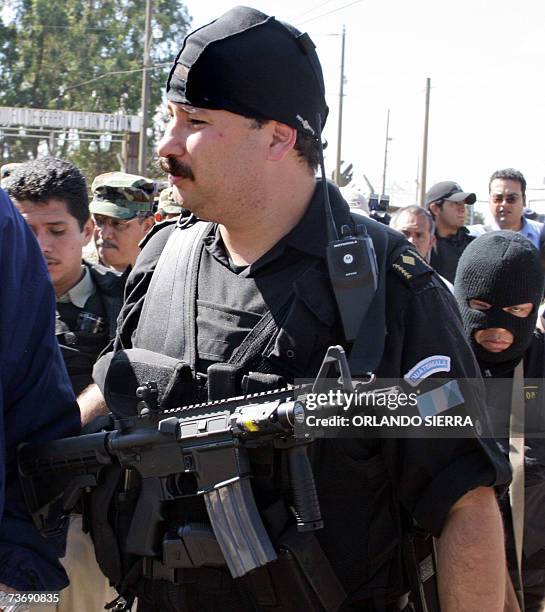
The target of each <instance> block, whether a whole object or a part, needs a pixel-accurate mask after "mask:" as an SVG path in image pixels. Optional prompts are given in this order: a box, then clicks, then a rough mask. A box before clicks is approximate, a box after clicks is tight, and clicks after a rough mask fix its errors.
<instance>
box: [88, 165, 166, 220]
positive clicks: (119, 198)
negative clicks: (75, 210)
mask: <svg viewBox="0 0 545 612" xmlns="http://www.w3.org/2000/svg"><path fill="white" fill-rule="evenodd" d="M91 191H92V193H93V199H92V200H91V203H90V204H89V209H90V211H91V213H93V214H97V215H106V216H108V217H116V218H117V219H134V217H136V215H137V214H138V213H139V212H150V211H151V210H152V208H153V196H154V193H155V183H154V182H153V181H152V180H151V179H148V178H145V177H143V176H137V175H136V174H126V173H125V172H106V173H105V174H99V175H98V176H97V177H96V178H95V180H94V181H93V184H92V185H91Z"/></svg>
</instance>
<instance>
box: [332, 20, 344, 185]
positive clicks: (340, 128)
mask: <svg viewBox="0 0 545 612" xmlns="http://www.w3.org/2000/svg"><path fill="white" fill-rule="evenodd" d="M345 38H346V28H345V26H343V33H342V43H341V85H340V87H339V125H338V128H337V163H336V164H335V182H336V183H337V185H340V180H341V142H342V133H343V96H344V93H343V92H344V42H345Z"/></svg>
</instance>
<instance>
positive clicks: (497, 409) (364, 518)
mask: <svg viewBox="0 0 545 612" xmlns="http://www.w3.org/2000/svg"><path fill="white" fill-rule="evenodd" d="M167 99H168V112H169V116H170V121H169V123H168V126H167V128H166V132H165V134H164V136H163V138H162V140H161V141H160V143H159V147H158V153H159V156H160V158H161V168H162V169H163V170H164V171H165V173H166V174H167V175H168V186H167V183H164V182H161V181H154V180H151V179H148V178H146V177H142V176H136V175H131V174H127V173H123V172H110V173H107V174H102V175H100V176H97V177H96V178H94V180H93V181H92V184H91V186H90V189H89V186H88V183H87V181H86V179H85V177H84V176H83V174H82V173H81V171H80V170H79V169H78V168H76V167H75V166H74V165H73V164H71V163H70V162H68V161H65V160H62V159H57V158H53V157H45V158H39V159H35V160H31V161H27V162H25V163H22V164H6V165H4V166H3V167H2V169H1V172H2V188H3V189H5V192H4V191H0V269H1V270H2V288H1V290H0V365H1V369H0V390H1V393H0V408H1V410H0V433H1V434H2V435H1V437H0V451H1V453H0V466H1V468H2V471H1V472H0V593H4V594H9V593H13V592H17V591H18V592H23V591H43V590H50V591H51V590H55V591H57V590H60V589H63V590H62V591H61V596H60V601H59V602H57V603H56V606H55V607H56V609H57V610H78V611H80V610H81V611H85V612H87V611H89V612H93V611H94V610H99V609H102V608H103V606H104V605H105V604H106V603H107V602H112V603H111V606H110V607H114V606H116V608H115V609H118V610H127V609H130V607H131V606H132V605H133V603H134V602H135V601H137V605H138V610H139V611H140V612H151V611H157V610H161V611H162V610H173V611H184V612H186V611H187V612H200V611H208V610H211V611H212V610H222V611H224V610H226V611H233V612H234V611H237V612H239V611H245V610H248V611H250V610H267V611H270V612H272V611H274V610H278V611H279V612H280V611H295V610H303V609H308V610H316V611H317V612H319V611H326V612H329V611H333V610H344V611H347V612H349V611H352V610H354V611H355V610H362V611H365V612H371V611H373V612H374V611H377V612H393V611H398V610H405V611H410V610H417V611H420V610H430V612H431V610H444V611H447V612H450V611H460V612H462V611H463V612H467V611H471V610H475V611H477V610H478V611H484V610H486V611H488V610H490V611H495V610H497V611H501V610H510V611H517V610H523V609H524V610H526V611H532V612H533V611H538V610H545V442H544V440H543V432H545V390H544V389H543V388H542V387H543V380H545V336H544V335H543V334H542V333H541V332H540V331H537V330H536V324H537V323H538V313H539V308H540V304H541V303H542V301H543V290H544V272H543V270H544V268H543V263H542V261H543V259H544V257H543V256H542V255H543V254H542V252H541V251H540V249H541V248H542V246H543V244H544V243H545V239H544V235H545V234H544V232H543V225H542V224H541V223H539V222H537V221H535V220H531V219H528V218H526V216H525V215H524V209H525V204H526V181H525V179H524V176H523V175H522V173H521V172H519V171H517V170H514V169H504V170H498V171H496V172H494V173H493V174H492V176H491V178H490V182H489V205H490V215H491V219H493V221H492V222H491V223H489V224H484V225H469V226H468V225H466V220H467V219H468V214H467V213H468V207H470V206H472V205H473V204H474V203H475V201H476V195H475V193H472V192H466V191H464V190H463V189H462V188H461V187H460V185H459V184H458V183H456V182H454V181H450V180H448V181H442V182H440V183H437V184H435V185H433V186H432V187H431V188H430V189H429V190H428V192H427V193H426V197H425V206H424V207H420V206H416V205H414V206H408V207H405V208H402V209H399V210H398V211H396V212H395V213H394V214H393V215H392V217H391V220H390V226H389V227H387V225H386V224H384V223H377V222H376V221H374V220H372V219H369V216H368V215H369V210H368V207H367V205H366V201H365V198H364V197H363V196H362V195H361V194H355V195H354V194H352V195H351V196H350V197H349V198H343V195H342V194H341V192H340V191H339V190H338V189H337V187H336V186H335V185H333V184H332V183H329V182H328V183H326V182H325V179H323V180H322V179H320V178H317V169H318V166H319V162H320V156H321V154H322V151H321V136H320V135H321V130H322V128H323V125H324V123H325V120H326V118H327V114H328V108H327V105H326V102H325V93H324V84H323V79H322V74H321V68H320V64H319V60H318V57H317V55H316V52H315V50H314V45H313V43H312V41H311V40H310V38H309V37H308V35H306V34H301V33H300V32H298V31H297V30H296V29H295V28H293V27H292V26H290V25H288V24H284V23H281V22H279V21H277V20H276V19H275V18H274V17H269V16H267V15H264V14H263V13H260V12H259V11H257V10H254V9H248V8H245V7H237V8H235V9H233V10H231V11H229V12H228V13H226V14H225V15H223V16H222V17H220V18H219V19H217V20H216V21H214V22H212V23H211V24H209V25H208V26H205V27H204V28H201V29H200V30H198V31H196V32H195V33H192V34H190V35H189V36H188V37H187V38H186V40H185V42H184V46H183V47H182V49H181V51H180V53H179V54H178V56H177V58H176V60H175V62H174V65H173V67H172V70H171V72H170V75H169V78H168V82H167ZM6 194H7V195H6ZM8 196H9V197H8ZM347 200H348V202H347ZM369 241H371V242H372V244H373V248H372V249H371V248H368V246H365V245H369ZM354 244H357V245H358V246H357V247H354ZM341 248H342V249H353V248H357V249H361V250H358V251H350V250H348V251H342V252H345V253H346V254H345V255H344V258H343V260H342V261H343V262H344V264H346V265H347V266H351V265H352V264H353V262H354V260H355V261H356V266H360V267H363V266H367V267H366V269H365V272H366V274H365V275H362V274H360V272H361V270H360V269H359V268H357V267H356V268H355V269H352V268H350V272H349V275H348V276H347V277H346V278H349V277H350V278H351V279H352V280H351V281H350V282H349V283H346V282H345V281H344V280H343V279H341V281H339V277H338V269H339V265H340V264H339V263H337V264H334V265H331V261H332V260H333V261H335V259H334V251H335V249H341ZM40 251H41V255H40ZM354 252H355V253H356V255H357V256H356V257H354V256H353V255H352V253H354ZM335 266H337V267H335ZM341 267H342V266H341ZM363 276H364V278H365V279H367V280H360V279H361V278H362V277H363ZM354 278H355V279H356V280H354ZM48 279H50V281H51V282H49V280H48ZM369 279H371V280H369ZM51 285H52V286H51ZM347 303H348V304H349V308H346V304H347ZM354 303H356V304H362V306H361V309H360V310H361V312H359V313H358V314H354V313H357V311H358V308H353V304H354ZM363 304H365V307H364V306H363ZM347 313H348V314H347ZM354 317H359V318H358V319H357V321H358V323H357V325H354ZM352 328H355V330H354V331H353V332H350V331H348V330H350V329H352ZM335 345H341V346H342V347H344V350H345V351H346V353H347V355H348V357H349V365H350V370H351V374H352V375H353V376H354V377H355V378H358V377H368V374H369V372H372V373H373V374H374V375H375V376H376V378H377V380H378V381H380V380H381V379H390V380H391V379H395V380H398V381H402V382H407V381H408V383H407V384H411V385H413V386H420V385H422V386H421V389H424V388H425V389H426V390H429V392H430V393H432V392H433V393H435V394H436V395H435V396H434V397H435V398H440V399H436V400H435V401H436V404H435V408H434V410H435V411H436V412H437V413H441V412H445V411H450V412H449V413H452V414H457V415H462V416H469V417H471V420H472V423H473V424H474V426H472V427H471V430H470V433H469V434H466V435H464V436H455V435H453V436H448V437H442V438H441V439H439V440H438V439H435V438H429V437H414V438H413V437H408V438H407V437H399V438H391V437H384V438H383V437H381V436H380V435H378V436H377V437H370V436H362V437H360V438H343V439H340V438H327V437H326V438H324V439H320V440H317V441H315V442H313V443H312V444H311V445H310V448H309V452H308V458H309V460H310V462H311V465H312V472H313V476H314V480H315V486H316V492H317V500H318V502H319V506H320V508H321V517H322V519H323V528H322V529H318V530H317V531H314V532H313V533H312V534H311V533H310V532H307V533H304V534H303V533H298V532H297V531H296V530H295V529H294V528H293V527H294V525H295V523H296V522H298V521H300V517H299V516H297V513H294V511H293V507H294V506H295V507H297V500H294V494H293V491H292V490H291V489H290V485H289V483H290V482H291V481H290V479H294V478H297V477H298V475H297V474H295V475H294V474H293V473H291V472H290V470H291V465H290V469H289V470H288V468H287V466H286V459H285V457H286V454H285V453H286V449H285V448H282V447H281V446H279V445H274V444H273V442H272V441H271V442H270V443H269V446H267V447H263V448H259V449H250V450H249V463H248V465H247V466H246V467H245V468H244V469H245V470H247V474H246V472H245V475H249V474H250V473H251V474H252V489H253V492H254V495H255V498H256V503H257V511H258V512H259V514H260V515H261V517H262V518H263V523H264V525H265V528H266V531H267V533H268V535H269V536H270V538H271V540H272V542H273V544H274V546H275V548H276V550H277V551H278V559H277V560H276V561H273V562H270V563H268V564H266V565H262V566H261V567H257V569H254V570H253V571H252V572H251V573H249V574H247V575H243V576H236V577H235V578H233V576H232V574H231V572H230V569H229V568H228V567H227V566H226V564H225V562H221V561H220V562H218V560H217V557H214V560H213V561H210V559H212V557H213V555H212V556H210V557H207V554H209V553H210V550H211V549H210V548H208V549H207V548H206V547H204V546H203V548H202V549H200V552H201V556H202V558H201V560H200V561H198V560H197V559H195V558H193V559H190V561H187V560H185V561H184V560H182V558H181V557H180V556H178V557H176V559H173V557H172V555H169V554H167V550H166V548H163V549H161V546H166V545H165V544H161V542H163V540H162V538H163V536H165V534H167V533H168V534H171V533H175V534H177V535H176V537H177V538H179V539H180V541H184V542H185V540H183V538H184V537H185V536H184V535H183V534H184V533H186V532H185V531H184V529H185V527H187V526H193V528H194V526H195V525H203V524H206V523H207V522H208V518H207V516H208V515H207V508H206V507H205V503H204V501H203V497H202V493H203V492H202V491H201V492H196V491H193V492H190V493H185V494H184V495H181V496H179V497H177V498H176V499H175V496H174V495H172V499H171V500H169V501H168V502H167V503H166V504H165V506H164V508H163V507H161V509H160V511H159V514H160V516H161V533H154V537H156V538H157V541H155V540H154V542H153V548H154V550H159V551H160V552H159V553H158V554H155V555H151V554H150V555H149V558H148V557H146V558H145V561H144V560H143V559H142V558H141V557H139V556H138V555H134V554H133V553H134V551H131V550H127V549H126V544H127V529H125V528H124V527H123V522H122V521H121V520H120V519H119V516H120V511H119V508H120V506H121V505H122V502H121V500H122V499H126V498H127V496H129V497H130V495H131V494H133V493H134V492H135V491H136V492H137V493H138V491H139V489H138V487H139V486H140V485H139V483H138V481H136V483H135V482H134V478H132V476H134V475H132V476H131V474H130V473H129V472H130V470H129V471H127V472H126V473H125V474H124V475H123V477H121V476H119V477H118V479H117V480H115V482H114V481H112V479H111V478H110V479H109V481H108V483H106V482H99V483H95V484H97V486H96V487H95V488H94V489H93V490H92V491H88V492H87V493H86V495H87V496H88V497H87V498H86V499H87V502H86V503H84V504H83V506H80V507H79V510H80V511H81V510H82V509H83V521H82V518H81V516H80V515H79V514H77V515H76V514H74V515H73V516H72V517H71V519H70V524H69V527H68V532H67V539H66V550H63V541H62V540H63V538H62V537H58V538H56V539H55V538H53V539H45V538H43V537H42V536H40V535H39V534H38V532H37V530H36V529H35V528H34V527H33V526H32V525H31V522H30V518H29V516H28V513H25V510H24V507H23V504H22V501H21V493H20V490H19V488H18V485H17V476H16V471H17V468H16V448H17V445H18V444H19V443H21V442H39V441H44V440H52V439H57V438H62V437H66V436H70V435H74V434H76V433H78V431H79V428H80V425H81V426H83V428H84V429H83V433H84V434H85V433H86V432H96V431H98V429H97V427H98V426H97V425H96V423H98V422H100V423H103V421H100V419H101V418H104V415H106V414H107V413H110V412H111V413H113V415H114V416H115V417H117V418H123V417H127V416H128V415H127V403H126V402H125V403H124V401H123V399H122V398H123V397H124V394H125V395H127V394H128V391H127V389H128V387H127V385H128V384H129V380H130V379H131V377H133V378H134V377H136V378H137V382H138V383H139V384H140V385H147V384H149V381H150V380H151V379H150V377H153V375H154V372H158V371H159V370H161V368H162V370H161V371H164V368H165V367H166V366H165V363H167V364H170V363H171V362H173V363H174V364H175V365H174V366H173V371H175V372H179V371H181V370H180V367H181V366H180V364H181V363H183V364H185V365H186V366H189V368H190V371H191V373H192V383H191V386H190V387H188V388H191V393H192V395H191V397H190V398H189V399H190V401H188V402H187V403H188V404H190V403H199V402H203V401H206V400H207V399H208V400H218V399H224V398H226V397H234V396H240V395H243V394H248V393H254V392H256V391H272V390H274V389H277V388H280V387H283V386H285V385H289V384H293V383H294V382H295V381H296V380H297V379H301V378H307V379H312V378H315V377H316V375H317V374H318V371H319V370H320V367H321V365H322V361H323V357H324V355H325V354H326V352H327V349H328V347H331V346H335ZM143 359H144V360H146V359H147V360H148V361H146V362H145V368H144V371H145V379H144V378H143V379H138V374H137V372H140V371H141V370H142V368H140V369H138V368H137V367H136V365H135V364H136V362H137V361H138V364H139V366H140V365H141V363H142V360H143ZM437 364H440V366H439V367H438V365H437ZM169 367H170V366H169ZM184 371H185V370H184ZM119 372H122V374H120V373H119ZM414 372H418V373H419V374H418V377H417V378H416V379H414V377H413V373H414ZM127 373H128V374H130V375H128V374H127ZM439 373H441V374H439ZM441 376H443V377H448V378H449V379H451V380H454V381H463V380H472V381H477V385H476V386H474V387H472V389H473V390H472V391H469V390H466V389H465V387H463V385H462V391H460V388H459V387H456V389H457V392H456V393H452V391H451V390H452V387H451V386H448V385H450V383H445V382H444V380H442V379H441ZM481 377H482V378H483V379H484V384H483V383H482V381H481ZM424 379H426V380H424ZM172 380H174V379H172ZM174 387H175V385H174V383H173V384H170V386H169V393H172V390H173V388H174ZM155 390H156V391H157V389H155ZM161 393H162V391H161V390H159V395H160V394H161ZM165 393H166V391H165ZM184 393H185V395H183V397H184V399H187V394H188V393H189V392H188V391H187V389H186V390H185V391H184ZM454 396H456V397H457V398H458V399H453V397H454ZM105 398H107V400H108V401H106V400H105ZM76 399H77V403H76ZM171 400H172V398H171V397H170V396H169V401H171ZM157 401H158V402H159V404H160V403H161V401H162V398H161V397H159V398H157ZM131 414H132V413H131ZM135 414H136V413H134V415H135ZM142 414H144V413H142ZM142 418H143V419H144V418H145V417H144V416H142ZM202 433H203V434H204V432H202ZM4 441H5V442H4ZM305 453H306V450H305ZM175 459H176V458H174V459H173V461H172V463H173V465H174V464H175V463H176V461H175ZM177 461H178V462H179V463H182V461H181V458H178V459H177ZM245 465H246V464H245ZM173 469H174V468H173ZM184 469H185V470H186V471H188V470H189V468H187V465H186V466H185V467H184V466H182V467H180V471H181V472H183V471H184ZM197 469H204V467H202V466H201V467H200V468H197ZM300 469H303V468H302V467H301V466H300ZM288 472H289V474H288V476H286V474H287V473H288ZM299 477H300V476H299ZM224 484H225V483H214V486H215V487H218V488H219V489H221V487H222V486H224ZM127 487H129V488H127ZM233 512H235V509H233ZM243 520H244V519H243ZM142 528H145V526H144V525H142ZM201 532H202V533H205V532H206V530H205V529H204V528H203V529H201ZM206 533H208V532H206ZM294 534H295V535H294ZM215 535H216V536H217V537H218V539H219V538H220V535H219V534H217V533H216V534H215ZM222 535H223V536H225V534H222ZM165 537H166V536H165ZM228 537H229V534H227V538H228ZM417 538H418V539H417ZM415 541H418V542H421V543H422V542H427V543H428V545H429V544H430V542H433V546H431V547H430V551H432V550H433V553H432V552H430V555H432V556H431V557H430V556H426V558H425V562H426V563H427V565H426V567H427V568H428V569H430V568H431V571H429V572H424V571H423V569H422V566H420V565H419V563H420V561H419V560H418V559H417V558H416V557H415V556H414V555H411V554H407V549H408V548H409V544H410V545H411V546H413V548H414V542H415ZM184 545H186V546H188V544H187V542H186V544H184ZM207 546H209V545H207ZM216 546H217V545H216ZM232 546H233V548H234V550H238V553H237V554H240V555H241V557H244V556H246V555H248V554H250V555H251V554H255V551H254V550H253V549H249V550H247V549H246V548H245V546H246V544H245V543H244V542H238V541H237V542H234V543H233V545H232ZM212 548H213V547H212ZM95 549H96V550H95ZM188 550H189V549H188ZM286 551H287V554H286ZM281 553H282V554H281ZM95 557H96V558H95ZM189 557H191V554H190V555H189ZM58 558H61V562H60V563H59V562H58V560H57V559H58ZM432 558H433V561H430V559H432ZM61 564H62V565H61ZM257 565H258V566H259V565H260V564H259V563H258V564H257ZM413 570H414V571H413ZM423 574H426V575H427V577H426V578H423V577H422V576H423ZM414 576H417V578H416V582H415V581H414ZM430 576H433V578H431V580H430ZM68 582H70V586H69V587H68V588H66V587H67V585H68ZM432 583H433V585H432ZM112 587H115V590H114V588H112ZM424 591H426V593H425V594H424ZM422 598H424V599H425V602H423V599H422ZM4 601H5V600H2V599H0V609H1V608H2V606H3V605H4V603H3V602H4ZM4 607H5V606H4Z"/></svg>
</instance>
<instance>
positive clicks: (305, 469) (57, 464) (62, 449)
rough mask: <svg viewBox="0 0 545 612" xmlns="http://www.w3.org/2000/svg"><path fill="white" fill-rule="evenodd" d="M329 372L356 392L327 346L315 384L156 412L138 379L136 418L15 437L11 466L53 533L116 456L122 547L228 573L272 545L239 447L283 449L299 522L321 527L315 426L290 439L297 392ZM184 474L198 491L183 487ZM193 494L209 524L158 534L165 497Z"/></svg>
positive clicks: (245, 567) (301, 395) (269, 551)
mask: <svg viewBox="0 0 545 612" xmlns="http://www.w3.org/2000/svg"><path fill="white" fill-rule="evenodd" d="M332 378H333V379H334V381H335V384H336V388H337V389H341V390H343V391H345V392H353V391H354V387H353V383H352V379H351V376H350V371H349V367H348V363H347V360H346V356H345V353H344V350H343V348H342V347H340V346H334V347H330V348H329V349H328V351H327V354H326V357H325V359H324V362H323V364H322V366H321V368H320V372H319V374H318V376H317V378H316V380H315V381H314V383H313V384H309V385H304V386H301V387H298V388H296V387H292V388H286V389H281V390H278V391H269V392H264V393H258V394H254V395H250V396H243V397H236V398H230V399H226V400H219V401H215V402H209V403H205V404H197V405H193V406H187V407H181V408H176V409H170V410H163V411H159V410H156V409H155V407H154V402H153V401H152V400H153V396H154V393H156V389H155V388H154V384H153V382H149V383H146V384H145V385H143V386H141V387H139V388H138V390H137V395H138V397H139V398H140V400H141V402H140V404H139V406H140V414H139V415H138V416H135V417H130V418H124V419H113V417H110V419H111V421H112V424H113V427H110V428H109V430H106V431H98V432H96V433H91V434H86V435H80V436H77V437H72V438H65V439H63V440H57V441H54V442H48V443H44V444H39V445H32V444H24V445H21V447H20V449H19V474H20V479H21V483H22V487H23V492H24V496H25V500H26V503H27V505H28V508H29V510H30V512H31V514H32V517H33V520H34V523H35V524H36V526H37V527H38V529H39V530H40V532H41V533H42V534H43V535H56V534H58V533H59V532H61V531H62V529H63V527H64V524H65V521H66V520H67V517H68V516H69V515H70V513H71V512H72V511H73V509H74V508H75V506H76V504H77V503H78V501H79V500H80V498H81V497H82V494H83V493H84V492H89V491H91V490H92V489H93V488H95V487H97V486H99V485H100V484H101V474H102V472H103V470H105V468H108V467H109V466H111V465H116V464H117V465H118V466H119V467H120V468H122V469H126V470H129V471H135V472H137V473H138V474H139V476H140V479H141V490H140V494H139V497H138V501H137V504H136V508H135V511H134V515H133V518H132V521H131V525H130V528H129V532H128V536H127V541H126V551H127V552H128V553H132V554H135V555H140V556H143V557H155V558H157V557H159V558H162V559H163V563H165V565H167V566H170V567H198V566H201V565H223V564H224V563H226V564H227V566H228V568H229V571H230V572H231V574H232V576H233V577H234V578H238V577H241V576H243V575H245V574H247V573H248V572H250V571H252V570H253V569H255V568H257V567H260V566H263V565H265V564H267V563H269V562H270V561H274V560H275V559H276V558H277V557H276V552H275V549H274V547H273V545H272V543H271V540H270V538H269V536H268V534H267V531H266V530H265V527H264V525H263V521H262V519H261V517H260V514H259V512H258V510H257V507H256V503H255V499H254V496H253V492H252V488H251V484H250V477H251V472H250V464H249V459H248V452H247V451H248V449H251V448H255V447H258V446H261V445H263V444H265V443H272V444H273V445H274V447H275V448H279V449H283V450H284V451H285V452H286V454H287V457H288V461H287V463H288V468H289V470H288V471H289V478H290V487H291V492H292V500H293V512H294V514H295V518H296V524H297V529H298V530H299V531H312V530H316V529H320V528H321V527H322V519H321V513H320V506H319V502H318V496H317V493H316V488H315V484H314V478H313V474H312V469H311V466H310V462H309V459H308V456H307V449H306V446H307V444H308V443H309V442H311V441H312V439H313V434H312V433H310V434H309V433H305V434H304V436H305V437H303V438H298V437H296V435H295V430H296V426H297V425H302V424H303V423H304V422H305V418H306V413H307V408H306V406H305V395H306V394H307V393H310V392H313V393H317V392H322V391H323V390H325V388H326V387H327V385H328V384H330V383H331V379H332ZM362 384H365V383H362ZM339 410H342V407H339V406H335V408H334V411H335V412H336V411H339ZM313 414H316V415H317V416H318V415H320V416H322V415H331V414H333V412H332V407H331V406H325V407H319V408H318V409H317V411H313ZM133 475H134V474H133ZM188 477H189V478H188ZM190 480H193V482H196V490H192V491H188V485H187V483H188V481H190ZM195 493H196V494H199V495H202V496H203V497H204V501H205V505H206V510H207V512H208V516H209V519H210V525H211V530H210V528H209V527H207V526H206V525H202V524H189V525H185V526H182V527H180V528H179V529H178V532H177V533H176V534H174V537H172V534H171V535H167V536H165V537H164V538H163V540H161V534H162V532H163V531H164V523H165V502H168V501H170V500H175V499H179V498H183V497H185V496H187V495H191V494H195ZM224 560H225V561H224Z"/></svg>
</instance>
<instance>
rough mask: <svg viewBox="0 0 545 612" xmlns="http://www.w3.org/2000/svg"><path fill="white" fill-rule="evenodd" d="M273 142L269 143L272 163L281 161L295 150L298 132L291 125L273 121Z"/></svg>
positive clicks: (269, 157)
mask: <svg viewBox="0 0 545 612" xmlns="http://www.w3.org/2000/svg"><path fill="white" fill-rule="evenodd" d="M270 126H271V129H272V132H271V140H270V142H269V155H268V159H269V160H270V161H281V160H282V159H284V157H285V156H286V155H287V154H288V153H289V152H290V151H291V150H292V149H293V148H294V146H295V141H296V140H297V130H296V129H295V128H292V127H291V126H290V125H286V124H285V123H280V122H278V121H271V122H270Z"/></svg>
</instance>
